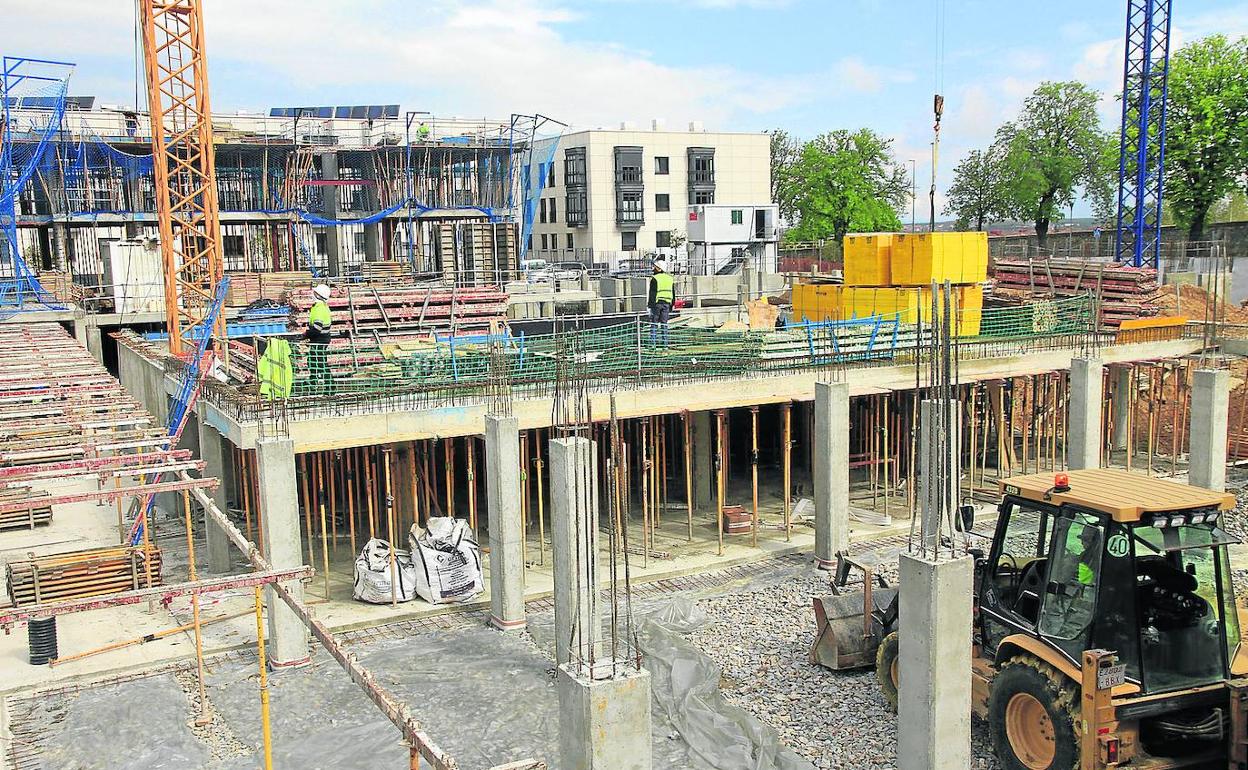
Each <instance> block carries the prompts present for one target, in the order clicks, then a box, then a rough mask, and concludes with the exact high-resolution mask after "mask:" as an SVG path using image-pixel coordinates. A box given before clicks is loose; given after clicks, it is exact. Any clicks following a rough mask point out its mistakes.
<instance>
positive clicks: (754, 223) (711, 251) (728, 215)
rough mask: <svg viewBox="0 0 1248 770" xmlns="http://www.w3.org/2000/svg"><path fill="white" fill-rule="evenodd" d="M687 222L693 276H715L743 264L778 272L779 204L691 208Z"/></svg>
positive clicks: (690, 269)
mask: <svg viewBox="0 0 1248 770" xmlns="http://www.w3.org/2000/svg"><path fill="white" fill-rule="evenodd" d="M686 219H687V222H688V237H689V242H688V251H689V257H688V258H689V272H691V273H693V274H694V275H714V274H715V273H717V272H719V271H720V270H721V269H724V268H731V267H733V266H734V264H740V263H741V262H743V261H748V262H749V263H750V264H751V265H752V266H753V267H754V269H755V270H759V271H762V272H766V273H774V272H776V267H777V266H776V256H777V255H776V250H777V241H778V238H779V235H778V230H777V227H776V223H777V222H778V221H779V220H780V208H779V206H777V205H776V204H774V203H768V204H765V205H761V206H757V205H756V206H751V205H748V204H743V205H739V206H734V205H731V204H715V205H710V206H690V207H689V215H688V217H687V218H686Z"/></svg>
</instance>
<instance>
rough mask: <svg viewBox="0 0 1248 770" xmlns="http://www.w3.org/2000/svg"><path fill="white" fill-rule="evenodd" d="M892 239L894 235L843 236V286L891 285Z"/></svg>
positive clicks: (860, 234)
mask: <svg viewBox="0 0 1248 770" xmlns="http://www.w3.org/2000/svg"><path fill="white" fill-rule="evenodd" d="M894 237H896V234H895V233H855V234H853V235H847V236H845V285H846V286H887V285H888V284H889V283H891V282H892V267H891V257H892V253H893V238H894Z"/></svg>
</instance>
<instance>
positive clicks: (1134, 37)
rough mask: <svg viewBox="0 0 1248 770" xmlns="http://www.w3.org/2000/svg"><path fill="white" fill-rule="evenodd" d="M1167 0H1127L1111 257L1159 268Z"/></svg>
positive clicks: (1167, 55) (1167, 64)
mask: <svg viewBox="0 0 1248 770" xmlns="http://www.w3.org/2000/svg"><path fill="white" fill-rule="evenodd" d="M1170 11H1171V0H1127V36H1126V43H1127V45H1126V55H1125V57H1124V63H1123V75H1122V133H1121V138H1120V144H1119V155H1118V228H1117V235H1116V241H1115V244H1114V258H1115V260H1117V261H1119V262H1126V261H1130V263H1131V264H1132V265H1134V266H1135V267H1159V266H1160V265H1159V262H1160V255H1161V204H1162V191H1163V181H1164V171H1165V160H1166V83H1167V80H1168V78H1169V74H1170Z"/></svg>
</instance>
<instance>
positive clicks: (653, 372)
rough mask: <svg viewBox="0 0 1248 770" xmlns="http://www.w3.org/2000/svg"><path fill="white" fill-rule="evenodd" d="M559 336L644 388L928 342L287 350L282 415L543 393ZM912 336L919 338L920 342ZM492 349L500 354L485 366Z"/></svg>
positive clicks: (1071, 305) (628, 335) (995, 325)
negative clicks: (419, 398) (321, 354)
mask: <svg viewBox="0 0 1248 770" xmlns="http://www.w3.org/2000/svg"><path fill="white" fill-rule="evenodd" d="M973 312H974V313H976V314H978V315H979V316H980V324H979V328H978V332H979V333H978V334H977V335H975V336H973V337H963V338H962V339H961V344H962V347H963V348H964V349H966V350H967V352H968V355H972V356H973V355H975V354H974V352H973V351H974V350H975V349H977V347H983V348H984V351H987V350H989V348H990V347H991V346H992V345H993V344H995V343H1001V342H1003V341H1018V342H1027V341H1035V340H1043V339H1051V340H1062V341H1064V344H1070V343H1071V341H1072V340H1073V339H1076V338H1079V337H1087V336H1088V335H1091V334H1094V333H1095V327H1096V323H1095V308H1094V304H1093V301H1092V299H1091V297H1074V298H1069V299H1062V300H1055V301H1052V302H1042V303H1037V304H1032V305H1025V306H1019V307H1008V308H992V309H988V310H983V311H979V310H976V311H973ZM560 335H577V336H578V337H579V338H580V339H579V340H578V344H576V345H575V346H573V347H572V348H571V349H573V350H577V351H578V353H577V355H579V356H581V357H583V361H582V362H581V363H582V364H583V371H584V372H585V374H586V376H588V377H590V378H591V379H594V380H597V381H599V382H604V383H610V382H620V383H636V384H641V383H646V382H662V381H670V380H671V379H673V378H682V379H715V378H721V377H733V376H754V375H765V374H767V373H785V372H792V371H800V370H805V369H811V368H819V367H827V366H837V365H846V364H855V363H858V364H862V363H867V362H877V361H878V362H888V361H896V362H901V359H905V360H910V361H912V360H913V358H912V356H913V354H914V350H915V348H916V346H918V347H925V346H926V344H927V341H928V340H930V327H929V326H927V325H926V324H925V325H923V326H922V327H916V326H915V325H914V324H905V323H901V322H900V321H899V320H898V319H897V317H880V316H875V317H870V318H864V319H854V320H849V321H825V322H819V323H802V324H794V325H790V326H788V327H785V328H780V329H775V330H767V331H750V330H745V329H740V330H727V329H724V330H717V329H708V328H698V327H691V326H683V325H677V324H673V325H671V326H669V327H668V328H666V329H663V327H660V326H655V325H652V324H650V323H648V322H646V321H643V320H640V319H638V320H632V321H628V322H625V323H621V324H618V325H614V326H609V327H605V328H597V329H575V328H571V329H564V330H561V331H560V332H558V333H556V334H547V335H534V336H525V335H520V336H494V337H490V336H488V335H479V336H468V337H463V336H460V337H438V338H436V339H428V340H424V339H422V340H396V341H387V340H386V338H384V337H373V338H362V337H360V338H353V339H351V340H339V341H336V342H335V343H334V344H333V345H332V346H331V347H330V348H329V350H328V353H327V355H326V363H327V369H328V374H326V373H325V372H324V371H322V370H321V369H320V368H319V361H318V359H317V357H316V356H315V355H310V354H312V352H313V351H312V350H311V348H310V346H309V345H308V344H307V343H304V342H298V341H297V342H293V343H292V345H291V347H292V351H293V358H294V380H293V384H292V388H291V393H290V397H289V398H288V399H287V400H286V408H287V409H289V410H293V411H304V410H307V411H323V410H325V409H334V408H342V409H346V410H350V409H351V405H357V406H358V405H359V404H361V403H362V402H374V401H375V402H384V401H386V400H387V399H390V398H392V397H402V396H413V395H421V394H423V395H424V396H425V397H426V398H427V399H430V400H431V403H453V402H455V401H456V400H457V398H458V397H467V396H474V395H475V396H484V394H485V393H486V392H487V390H488V387H489V385H490V384H491V383H494V384H498V383H500V382H501V383H502V384H505V385H507V386H508V387H510V388H512V389H514V390H516V392H517V393H529V394H535V395H541V394H547V393H548V391H549V389H550V388H551V387H552V383H553V382H554V380H555V363H556V359H557V356H558V354H559V353H558V350H559V346H558V345H557V340H558V338H559V336H560ZM916 336H918V337H919V339H916ZM491 346H498V351H497V353H498V355H497V356H496V357H495V361H494V363H493V364H492V363H491V358H492V355H491ZM249 403H250V406H251V408H259V407H260V406H261V404H260V403H259V402H258V399H257V397H256V396H255V394H254V386H253V392H251V393H244V396H243V402H242V403H235V404H234V405H233V406H235V407H236V408H237V409H238V411H239V416H240V417H244V418H245V417H246V414H245V413H246V412H247V411H248V409H249V407H248V404H249Z"/></svg>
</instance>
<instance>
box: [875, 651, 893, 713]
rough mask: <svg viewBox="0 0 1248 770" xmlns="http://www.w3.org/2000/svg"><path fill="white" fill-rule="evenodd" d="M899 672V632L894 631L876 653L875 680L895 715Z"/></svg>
mask: <svg viewBox="0 0 1248 770" xmlns="http://www.w3.org/2000/svg"><path fill="white" fill-rule="evenodd" d="M897 672H898V663H897V632H896V631H894V632H892V633H891V634H889V635H888V636H885V637H884V640H883V641H882V642H880V646H879V649H877V650H876V651H875V678H876V679H877V680H878V681H879V683H880V692H882V693H884V700H886V701H888V705H889V706H891V707H892V709H893V713H894V714H895V713H897Z"/></svg>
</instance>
